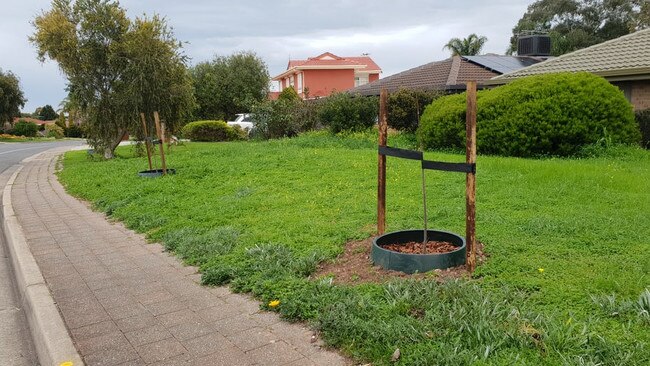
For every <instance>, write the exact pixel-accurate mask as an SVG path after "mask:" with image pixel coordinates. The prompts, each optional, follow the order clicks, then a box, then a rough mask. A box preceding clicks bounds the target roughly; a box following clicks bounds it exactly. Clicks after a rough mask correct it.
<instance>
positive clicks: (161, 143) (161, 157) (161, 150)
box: [153, 112, 167, 175]
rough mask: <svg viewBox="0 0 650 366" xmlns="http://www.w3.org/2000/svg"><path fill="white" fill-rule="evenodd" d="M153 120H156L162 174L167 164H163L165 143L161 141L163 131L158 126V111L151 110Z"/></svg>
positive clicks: (165, 172)
mask: <svg viewBox="0 0 650 366" xmlns="http://www.w3.org/2000/svg"><path fill="white" fill-rule="evenodd" d="M153 120H154V121H155V122H156V134H157V135H158V139H159V140H160V144H159V146H160V161H161V162H162V171H163V175H167V164H165V145H164V142H163V141H164V140H163V139H164V137H165V131H164V130H163V129H162V128H161V127H160V117H158V112H153Z"/></svg>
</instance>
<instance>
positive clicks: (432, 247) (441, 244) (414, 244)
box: [381, 240, 458, 254]
mask: <svg viewBox="0 0 650 366" xmlns="http://www.w3.org/2000/svg"><path fill="white" fill-rule="evenodd" d="M381 247H382V248H384V249H386V250H390V251H393V252H398V253H407V254H425V253H426V254H436V253H437V254H442V253H449V252H453V251H454V250H456V249H458V247H457V246H455V245H454V244H452V243H450V242H448V241H437V240H431V241H428V242H427V244H426V245H423V244H422V243H421V242H418V241H410V242H408V243H404V244H386V245H381Z"/></svg>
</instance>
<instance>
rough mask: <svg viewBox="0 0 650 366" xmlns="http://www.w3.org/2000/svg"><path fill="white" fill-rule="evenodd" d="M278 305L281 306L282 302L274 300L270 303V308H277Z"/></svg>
mask: <svg viewBox="0 0 650 366" xmlns="http://www.w3.org/2000/svg"><path fill="white" fill-rule="evenodd" d="M278 305H280V300H273V301H271V302H269V307H270V308H275V307H277V306H278Z"/></svg>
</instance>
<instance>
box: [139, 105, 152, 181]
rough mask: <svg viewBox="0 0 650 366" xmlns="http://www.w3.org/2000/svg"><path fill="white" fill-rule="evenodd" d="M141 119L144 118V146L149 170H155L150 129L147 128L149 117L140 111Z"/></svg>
mask: <svg viewBox="0 0 650 366" xmlns="http://www.w3.org/2000/svg"><path fill="white" fill-rule="evenodd" d="M140 119H142V130H143V132H144V146H145V148H146V149H147V159H148V160H149V170H153V164H151V147H150V146H149V130H148V129H147V119H146V117H145V116H144V113H140Z"/></svg>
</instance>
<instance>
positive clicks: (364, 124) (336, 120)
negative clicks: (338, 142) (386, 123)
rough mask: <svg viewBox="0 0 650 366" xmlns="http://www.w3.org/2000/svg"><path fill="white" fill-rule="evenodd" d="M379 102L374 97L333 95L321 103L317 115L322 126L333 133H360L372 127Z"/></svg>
mask: <svg viewBox="0 0 650 366" xmlns="http://www.w3.org/2000/svg"><path fill="white" fill-rule="evenodd" d="M378 110H379V102H378V99H377V98H376V97H364V96H362V95H351V94H348V93H344V92H343V93H334V94H332V95H330V96H329V97H327V98H326V99H325V101H324V102H323V105H322V107H321V109H320V112H319V115H320V119H321V121H322V122H323V124H324V125H325V126H327V127H329V129H330V131H331V132H333V133H339V132H341V131H361V130H364V129H367V128H370V127H372V126H373V125H374V124H375V123H376V120H377V113H378Z"/></svg>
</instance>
